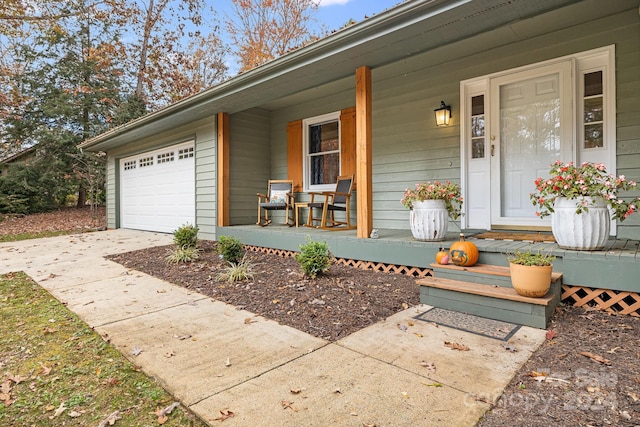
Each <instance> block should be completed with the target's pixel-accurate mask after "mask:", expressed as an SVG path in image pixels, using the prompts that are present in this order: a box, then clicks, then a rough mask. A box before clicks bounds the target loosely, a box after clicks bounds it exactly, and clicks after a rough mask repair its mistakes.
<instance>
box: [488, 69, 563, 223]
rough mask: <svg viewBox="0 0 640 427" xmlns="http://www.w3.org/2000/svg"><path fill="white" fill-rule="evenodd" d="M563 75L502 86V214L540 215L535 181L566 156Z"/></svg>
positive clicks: (513, 215) (503, 215)
mask: <svg viewBox="0 0 640 427" xmlns="http://www.w3.org/2000/svg"><path fill="white" fill-rule="evenodd" d="M559 84H560V77H559V74H558V73H555V74H550V75H546V76H541V77H535V78H531V79H527V80H521V81H518V82H515V83H509V84H504V85H502V86H500V111H499V114H500V116H499V117H500V160H501V161H500V186H501V195H502V197H501V203H500V204H501V206H500V213H501V216H502V217H514V218H515V217H532V218H533V217H535V208H534V207H533V205H532V204H531V201H530V199H529V194H530V193H531V192H533V190H534V189H535V188H534V184H533V182H534V180H535V179H536V177H538V176H544V174H545V172H547V173H548V170H549V165H550V164H551V163H553V162H554V161H555V160H557V159H561V158H562V156H561V146H560V134H561V133H560V90H559Z"/></svg>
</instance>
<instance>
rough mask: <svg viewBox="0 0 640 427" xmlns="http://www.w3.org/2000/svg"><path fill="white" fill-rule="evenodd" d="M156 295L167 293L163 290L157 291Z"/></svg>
mask: <svg viewBox="0 0 640 427" xmlns="http://www.w3.org/2000/svg"><path fill="white" fill-rule="evenodd" d="M156 293H158V294H166V293H167V291H166V290H164V289H158V290H157V291H156Z"/></svg>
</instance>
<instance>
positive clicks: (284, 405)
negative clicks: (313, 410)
mask: <svg viewBox="0 0 640 427" xmlns="http://www.w3.org/2000/svg"><path fill="white" fill-rule="evenodd" d="M280 404H281V405H282V409H287V408H289V409H291V410H292V411H294V412H298V410H297V409H296V407H295V406H293V402H289V401H288V400H283V401H281V402H280Z"/></svg>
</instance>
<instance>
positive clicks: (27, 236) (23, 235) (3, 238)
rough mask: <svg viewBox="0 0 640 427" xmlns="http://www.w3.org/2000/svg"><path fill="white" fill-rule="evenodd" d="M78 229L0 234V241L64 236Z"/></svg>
mask: <svg viewBox="0 0 640 427" xmlns="http://www.w3.org/2000/svg"><path fill="white" fill-rule="evenodd" d="M77 232H78V231H72V230H66V231H43V232H40V233H20V234H10V235H6V236H0V243H2V242H17V241H20V240H29V239H40V238H43V237H55V236H64V235H66V234H72V233H77Z"/></svg>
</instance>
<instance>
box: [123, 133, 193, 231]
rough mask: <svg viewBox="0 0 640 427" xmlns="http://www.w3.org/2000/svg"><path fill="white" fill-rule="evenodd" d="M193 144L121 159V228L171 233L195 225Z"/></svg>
mask: <svg viewBox="0 0 640 427" xmlns="http://www.w3.org/2000/svg"><path fill="white" fill-rule="evenodd" d="M194 159H195V156H194V147H193V142H189V143H185V144H179V145H174V146H171V147H167V148H164V149H161V150H155V151H150V152H147V153H143V154H138V155H136V156H132V157H127V158H123V159H121V160H120V226H121V227H123V228H133V229H136V230H149V231H160V232H166V233H170V232H172V231H174V230H176V229H177V228H178V227H180V226H181V225H184V224H186V223H190V224H193V225H195V211H196V209H195V198H196V197H195V161H194Z"/></svg>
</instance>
